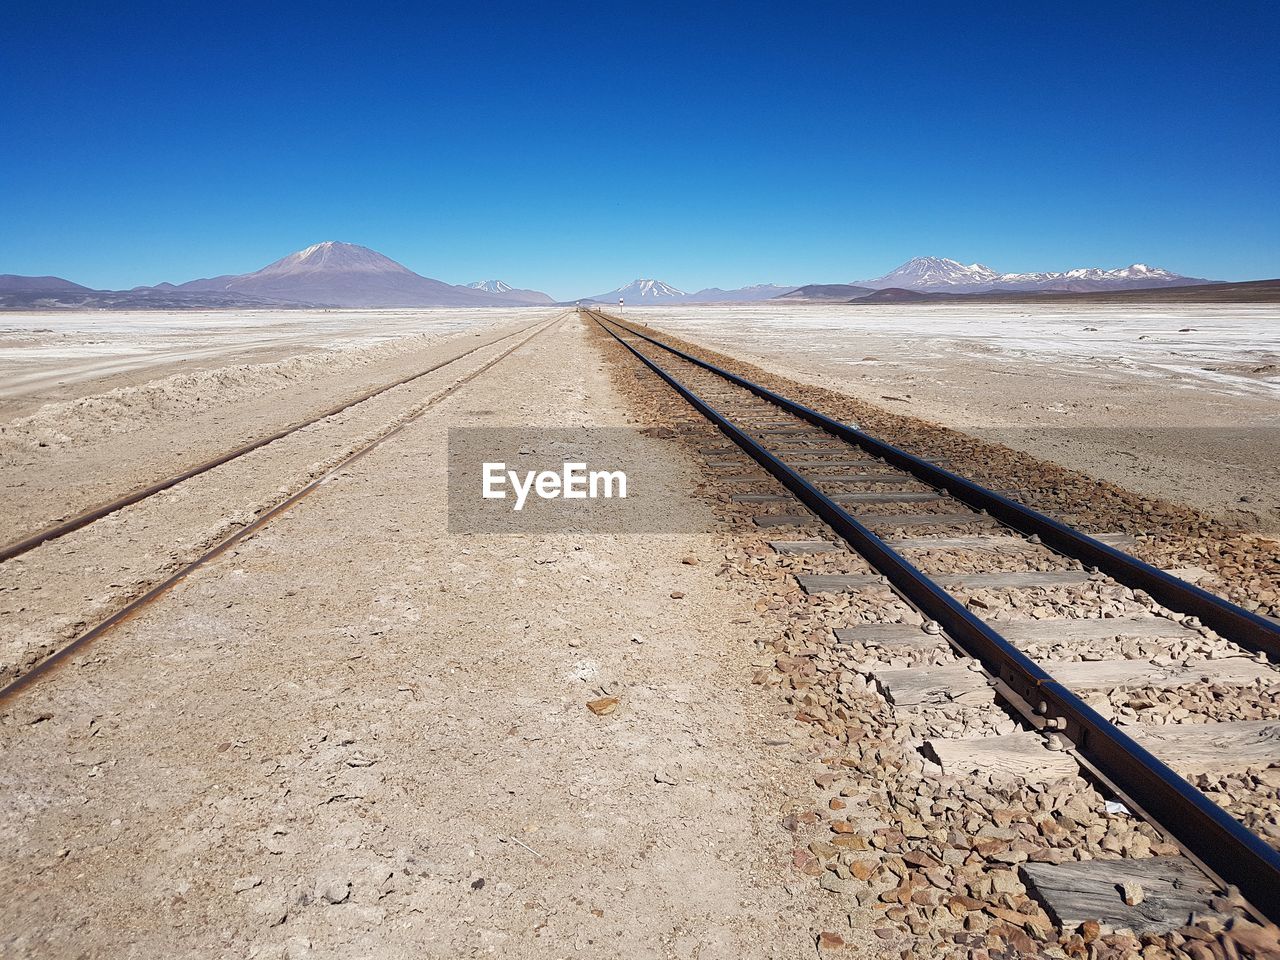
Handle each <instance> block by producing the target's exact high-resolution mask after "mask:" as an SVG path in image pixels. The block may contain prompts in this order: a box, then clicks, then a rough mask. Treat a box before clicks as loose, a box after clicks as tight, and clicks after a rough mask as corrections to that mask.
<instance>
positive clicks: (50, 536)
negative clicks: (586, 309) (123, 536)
mask: <svg viewBox="0 0 1280 960" xmlns="http://www.w3.org/2000/svg"><path fill="white" fill-rule="evenodd" d="M538 322H539V323H541V322H542V321H538ZM535 326H537V324H536V323H534V324H530V325H529V326H527V327H522V328H521V329H519V330H515V331H512V332H511V333H508V334H505V335H504V336H501V337H497V338H495V339H493V340H488V341H486V342H484V343H480V344H476V345H475V346H473V347H471V348H470V349H469V350H464V351H463V352H462V353H459V354H457V355H456V356H453V357H450V358H449V359H448V360H442V361H440V362H439V363H434V364H432V365H431V366H429V367H426V368H424V369H422V370H419V371H417V372H415V373H411V374H409V375H408V376H405V377H400V378H399V379H396V380H393V381H391V382H390V383H384V384H382V385H381V386H378V387H375V388H373V389H372V390H366V391H365V392H363V393H361V394H359V395H358V396H355V397H353V398H351V399H350V400H345V401H343V402H342V403H339V404H336V405H334V406H332V407H329V408H327V409H326V410H323V411H321V412H320V413H317V414H315V415H314V416H310V417H307V418H306V419H303V420H299V421H297V422H296V423H293V424H290V425H289V426H287V427H284V428H283V429H281V430H276V431H274V432H272V433H268V434H264V435H263V436H261V437H258V438H257V439H254V440H251V441H249V442H248V443H245V444H241V445H239V446H236V447H233V448H232V449H230V450H227V451H226V452H224V453H221V454H219V455H218V456H216V457H212V458H210V459H208V460H205V461H202V462H201V463H198V464H195V465H194V466H191V467H188V468H187V469H186V470H181V471H179V472H178V473H174V474H170V475H169V476H166V477H162V478H161V479H159V480H155V481H153V482H151V483H148V484H145V485H144V486H141V487H138V488H136V489H134V490H131V491H129V492H128V493H125V494H122V495H121V496H119V497H115V498H113V499H111V500H108V501H106V502H104V503H100V504H98V505H97V506H94V507H90V508H88V509H86V510H81V511H79V512H78V513H76V514H75V515H73V516H71V517H68V518H67V519H65V520H60V521H58V522H56V523H51V524H48V525H47V526H45V527H43V528H41V529H40V530H37V531H36V532H35V533H32V534H29V535H27V536H25V537H21V538H19V539H17V540H14V541H11V542H9V543H5V544H0V563H4V562H5V561H6V560H12V559H13V558H14V557H20V556H22V555H23V554H24V553H27V552H29V551H31V550H34V549H35V548H36V547H38V546H41V545H42V544H45V543H49V542H51V541H53V540H58V539H60V538H62V537H65V536H66V535H67V534H69V533H74V532H75V531H77V530H83V529H84V528H85V527H87V526H89V524H91V523H95V522H97V521H98V520H101V519H103V518H104V517H108V516H110V515H111V514H113V513H116V512H117V511H119V510H123V509H124V508H125V507H128V506H132V505H133V504H135V503H141V502H142V501H143V500H146V499H147V498H149V497H154V496H155V495H156V494H158V493H163V492H164V491H165V490H169V489H171V488H173V487H176V486H177V485H178V484H180V483H182V482H183V481H185V480H190V479H192V478H193V477H198V476H200V475H201V474H202V473H208V472H209V471H210V470H213V469H215V468H217V467H220V466H222V465H223V464H227V463H230V462H231V461H233V460H238V459H239V458H240V457H243V456H245V455H246V454H250V453H253V452H254V451H255V450H260V449H261V448H263V447H265V446H267V445H268V444H272V443H275V442H276V441H277V440H283V439H284V438H285V437H288V436H290V435H292V434H295V433H297V432H298V431H299V430H302V429H304V428H306V427H309V426H311V425H312V424H315V423H319V422H320V421H322V420H327V419H329V418H330V417H333V416H337V415H338V414H340V413H342V412H344V411H346V410H349V409H351V408H352V407H354V406H357V405H358V404H361V403H364V402H365V401H366V400H372V399H373V398H374V397H378V396H381V395H382V394H384V393H386V392H388V391H389V390H393V389H395V388H396V387H402V386H405V385H406V384H410V383H413V382H414V381H415V380H421V379H422V378H423V377H425V376H427V375H428V374H432V373H435V372H436V371H437V370H440V369H442V368H444V367H447V366H449V365H450V364H453V363H457V362H458V361H459V360H462V359H465V358H466V357H469V356H471V355H472V354H473V353H475V352H476V351H478V350H484V349H485V348H487V347H491V346H494V345H496V344H499V343H502V342H504V341H506V340H510V339H511V338H513V337H518V336H520V334H522V333H525V332H527V331H529V330H531V329H532V328H533V327H535Z"/></svg>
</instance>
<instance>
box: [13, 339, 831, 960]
mask: <svg viewBox="0 0 1280 960" xmlns="http://www.w3.org/2000/svg"><path fill="white" fill-rule="evenodd" d="M495 352H496V350H495V351H491V352H490V353H489V354H487V356H492V355H493V353H495ZM480 361H481V357H480V356H479V355H477V357H476V358H475V360H474V363H473V364H472V366H475V365H478V364H479V362H480ZM454 375H455V376H456V375H457V374H456V373H455V374H454ZM435 386H436V387H438V386H439V384H436V385H435ZM425 389H427V388H425V387H424V390H425ZM386 413H387V411H380V412H379V413H377V414H376V415H374V414H371V415H370V417H369V418H367V420H368V422H366V424H365V427H366V431H368V430H373V429H375V427H376V426H377V425H378V423H379V422H380V420H381V418H382V417H383V416H385V414H386ZM629 419H630V418H629V417H628V415H627V413H626V407H625V404H624V402H623V401H622V400H621V398H620V397H618V396H617V394H616V393H615V392H614V389H613V387H612V386H611V384H610V381H609V379H608V376H607V374H606V373H605V372H604V369H603V365H602V363H601V362H600V358H599V354H598V353H597V352H596V351H595V348H594V347H592V346H591V345H590V344H589V343H588V342H587V340H586V339H585V333H584V330H583V327H582V325H581V323H580V322H579V321H578V320H577V319H576V318H573V317H570V318H567V319H566V320H564V321H563V322H561V323H558V324H555V325H553V328H552V329H550V330H549V331H548V332H546V333H544V334H541V335H540V336H539V337H538V338H537V339H535V340H533V341H531V342H530V344H528V345H527V346H526V347H523V348H521V350H520V351H518V352H517V353H516V354H513V355H512V356H511V357H510V358H508V359H507V360H505V361H503V362H502V363H500V364H499V365H498V366H497V367H495V368H494V369H493V370H491V371H490V372H489V373H488V374H485V375H484V376H482V377H481V378H479V379H477V380H475V381H473V382H471V383H470V384H468V385H467V386H465V387H464V388H462V389H461V390H459V391H458V392H457V393H455V394H453V395H452V396H450V397H449V398H448V399H446V400H443V401H442V402H440V403H438V404H437V405H436V406H434V407H432V408H431V410H430V411H429V412H428V413H427V414H426V415H424V416H423V417H422V418H421V419H420V420H418V421H416V422H414V423H413V424H412V425H410V426H409V427H407V428H406V429H405V430H404V431H403V432H401V433H400V434H398V435H396V436H395V437H394V438H393V439H391V440H389V441H387V442H386V443H384V444H383V445H382V446H380V447H378V448H377V449H376V450H375V451H374V452H373V453H372V454H370V455H369V456H368V457H366V458H365V459H363V460H361V461H360V462H359V463H358V464H356V465H353V466H352V467H351V468H350V469H347V470H344V471H343V472H342V473H341V474H340V475H339V476H338V477H337V478H336V479H335V480H334V481H333V482H331V483H329V484H327V485H326V486H325V487H324V488H322V489H321V490H320V491H319V492H318V493H317V494H315V495H313V496H312V497H310V498H308V499H307V500H305V501H303V502H302V503H300V504H299V505H298V506H296V507H295V508H294V509H293V510H292V511H290V512H289V513H288V514H287V515H286V516H285V517H284V518H282V519H280V520H279V521H277V522H274V523H273V524H271V525H270V526H269V527H267V528H266V529H265V530H264V531H262V532H261V533H259V534H258V535H256V536H255V537H253V538H252V539H251V540H249V541H247V542H246V543H244V544H242V545H241V546H240V547H239V548H237V549H236V550H235V551H234V552H232V553H231V554H228V555H226V556H224V557H222V558H221V559H219V560H218V561H216V562H215V563H214V564H213V565H211V566H209V567H207V568H205V569H203V570H202V571H200V572H199V573H198V574H196V575H195V576H193V577H192V578H191V579H189V580H187V581H184V582H183V583H182V584H180V585H179V586H178V587H176V588H175V589H174V590H173V591H172V592H170V593H168V594H166V595H165V596H164V597H163V598H161V599H160V600H158V601H157V602H155V603H153V604H152V605H151V606H149V607H148V608H147V609H146V610H145V611H144V612H143V613H142V614H140V615H139V616H137V617H135V618H134V619H132V620H130V621H128V622H126V623H125V624H124V625H122V626H121V627H120V628H118V629H117V630H115V631H114V632H113V633H111V634H109V635H108V636H107V637H105V638H103V639H102V640H101V641H100V642H99V643H98V644H97V645H95V646H94V647H93V648H91V649H89V650H87V651H86V652H85V653H84V654H83V655H81V656H79V657H77V658H76V660H75V661H73V662H72V663H71V664H69V665H67V666H64V667H62V668H60V669H59V670H58V671H56V672H55V673H53V674H52V675H50V676H49V677H47V678H46V680H45V681H44V682H42V683H41V684H40V685H39V686H37V687H35V688H33V689H31V690H29V691H28V692H27V693H25V694H24V695H23V696H22V698H21V699H20V700H19V701H17V702H16V703H14V704H12V705H9V706H7V708H6V710H5V712H4V713H3V714H2V715H0V740H2V741H3V747H2V748H0V749H2V752H3V757H4V760H3V765H2V766H0V792H2V793H3V798H4V799H3V803H0V810H2V811H3V814H0V816H2V817H3V819H2V820H0V846H2V847H3V849H4V860H5V862H6V869H5V871H4V872H3V874H0V903H3V904H4V907H3V912H4V922H3V924H2V926H3V930H4V934H3V938H2V939H0V953H3V954H4V955H6V956H42V957H55V956H56V957H63V956H86V957H91V956H103V957H158V956H178V955H181V956H221V955H231V956H282V955H283V956H289V957H300V956H310V955H315V956H378V957H397V956H405V957H408V956H415V957H418V956H441V957H445V956H447V957H454V956H475V955H496V956H521V957H548V958H550V957H566V956H571V955H572V956H601V957H617V956H620V955H622V956H628V957H647V956H653V957H701V958H712V957H772V956H779V957H781V956H806V955H807V956H812V955H813V949H814V948H813V937H814V933H815V930H816V929H822V928H823V927H822V926H819V924H822V923H831V922H835V921H839V920H840V918H841V915H840V912H839V910H835V909H834V908H833V907H832V906H831V905H830V904H829V903H824V902H821V901H819V900H818V894H817V892H816V890H814V889H813V888H812V887H811V886H809V885H797V884H794V883H790V884H788V882H787V881H786V879H785V878H786V873H785V870H786V867H785V866H784V864H786V863H789V862H790V854H791V851H790V848H789V845H788V844H787V843H786V841H785V839H784V838H785V837H786V834H784V833H783V832H782V831H781V830H779V829H778V826H777V821H778V816H779V811H780V809H783V808H782V806H781V803H782V799H783V797H784V796H786V795H788V794H791V795H794V794H795V793H796V792H797V790H799V789H800V784H798V783H797V781H798V780H801V781H802V780H804V774H803V773H802V772H801V771H802V770H803V769H804V767H803V766H802V765H800V764H796V763H792V762H791V759H789V758H788V757H787V755H786V754H787V752H786V750H785V749H784V750H783V751H778V750H777V749H776V747H775V746H770V745H769V744H773V743H776V741H767V740H766V735H765V733H764V729H765V727H766V726H767V725H768V724H769V723H770V722H774V723H776V721H770V720H769V718H767V717H766V716H764V714H763V711H764V704H763V702H762V698H761V697H760V695H759V693H758V690H759V688H753V687H751V686H750V683H749V678H750V675H751V672H752V670H753V669H755V668H758V666H759V665H760V664H761V663H762V662H764V661H761V660H759V658H758V656H757V655H756V654H755V647H754V646H753V645H752V643H751V640H752V639H753V637H752V629H753V628H752V626H751V625H750V612H751V611H750V607H749V605H748V601H747V600H745V599H744V598H743V597H741V596H740V595H738V594H735V593H732V592H730V591H728V590H725V589H722V588H720V587H718V586H717V584H718V581H717V580H716V578H714V577H713V576H712V575H711V574H712V569H713V565H714V562H715V560H716V556H717V550H719V549H721V548H719V547H717V546H716V540H715V539H714V538H713V536H712V535H710V534H696V533H694V534H687V535H681V536H676V535H671V536H667V537H648V538H637V537H627V536H595V537H592V536H586V535H581V534H576V535H569V534H561V535H546V536H539V537H531V536H508V537H485V538H480V537H467V536H463V535H455V536H450V535H448V534H447V533H446V525H445V514H444V510H445V504H444V498H443V497H442V496H441V491H442V490H443V488H444V481H445V477H444V469H445V460H446V457H445V437H446V430H447V428H448V427H450V426H458V425H467V424H472V425H485V426H495V425H536V426H571V425H586V424H595V425H621V424H625V423H627V422H629ZM636 444H637V449H636V451H635V454H636V455H637V456H643V457H646V458H649V459H653V460H655V461H657V462H659V463H666V464H667V467H666V472H667V479H668V482H669V483H670V485H671V490H672V495H671V496H670V497H668V498H667V503H668V509H669V510H670V511H672V513H673V517H674V518H676V519H679V520H680V522H681V523H682V524H684V525H685V526H686V528H687V529H691V530H696V529H698V528H700V527H707V526H708V525H709V524H710V522H711V518H710V516H709V514H708V512H707V508H706V507H705V506H702V505H701V503H700V502H699V501H696V500H695V499H693V497H692V495H691V494H690V493H688V491H691V489H692V482H693V477H692V476H691V474H690V472H689V467H688V466H686V465H685V464H684V463H683V462H682V461H680V460H678V459H673V456H672V448H671V446H670V445H669V444H665V443H664V442H663V441H661V440H657V439H645V438H639V437H638V438H637V440H636ZM290 463H292V461H289V462H288V463H284V462H281V463H272V464H268V465H265V466H263V468H262V469H263V471H264V472H266V473H268V475H270V476H273V477H274V479H275V480H276V481H277V482H279V481H280V480H282V479H283V478H282V476H281V474H280V472H279V471H282V470H284V469H285V468H286V467H287V466H289V464H290ZM193 502H195V501H194V499H193ZM148 509H153V508H148ZM168 522H173V523H178V524H179V525H181V524H182V523H184V521H182V520H181V518H180V517H170V518H169V520H168ZM157 523H159V520H158V519H157V515H150V516H148V515H143V514H137V515H133V514H130V515H128V516H123V517H122V518H121V519H120V520H119V521H118V522H116V523H114V524H111V525H108V526H105V527H100V528H99V529H96V530H95V531H94V532H93V534H92V536H90V534H89V532H88V531H86V532H85V533H84V534H77V535H74V536H76V537H81V536H83V537H84V538H85V539H82V540H79V541H76V542H75V543H74V544H73V547H74V550H73V552H72V553H71V554H70V556H72V557H74V562H75V564H76V565H77V566H78V567H79V568H81V569H82V570H83V571H93V570H95V569H98V568H99V567H100V566H101V565H102V564H103V563H104V562H105V558H106V557H107V555H108V554H109V553H110V551H111V550H112V549H113V548H114V549H116V550H118V551H123V550H129V551H135V552H136V543H135V541H136V539H137V538H138V537H144V538H145V537H146V536H147V534H146V533H145V531H146V529H147V527H148V526H149V525H155V524H157ZM201 523H203V519H201V518H199V517H197V518H195V519H193V520H192V521H191V522H190V524H189V526H190V527H192V528H193V529H195V528H198V527H199V526H200V525H201ZM91 529H92V528H91ZM70 539H71V538H68V540H70ZM45 549H49V548H41V550H40V551H37V552H36V554H31V555H29V557H31V558H32V559H33V560H34V559H38V556H37V555H38V554H39V553H40V552H41V551H43V550H45ZM64 549H65V543H64ZM64 559H65V555H64ZM692 559H696V561H697V562H693V563H690V562H687V561H688V560H692ZM682 560H685V561H686V562H682ZM50 562H51V563H52V561H50ZM101 572H102V571H101V570H99V573H101ZM37 579H38V578H37ZM107 579H110V577H109V576H108V577H107ZM26 586H27V587H28V588H31V587H33V586H34V584H33V583H32V582H31V581H28V582H27V584H26ZM46 589H47V590H48V591H49V592H53V593H58V594H59V595H60V596H61V598H62V599H61V602H62V603H64V604H66V605H68V607H69V608H74V607H75V606H76V605H77V604H78V603H81V602H82V601H83V600H84V599H85V598H86V597H85V596H83V595H80V594H77V593H76V591H77V590H79V591H82V592H84V591H88V590H89V589H90V587H89V585H88V583H87V582H85V583H77V584H75V585H59V584H58V583H56V582H53V583H50V584H49V585H48V586H47V588H46ZM673 593H683V596H682V597H673V596H672V594H673ZM22 595H23V596H24V597H29V596H31V595H32V591H31V589H27V590H25V591H22ZM46 612H47V611H46ZM46 612H40V611H38V610H36V609H35V608H34V607H33V608H31V609H27V608H25V607H23V606H21V605H19V606H18V607H17V608H13V607H12V606H11V609H10V610H9V622H10V623H11V624H12V623H14V622H15V621H16V622H19V623H21V624H23V625H25V626H27V627H30V626H31V622H32V621H33V620H38V619H40V618H41V617H43V616H45V615H46ZM637 638H638V640H639V641H640V642H637ZM606 694H608V695H612V696H616V697H618V698H619V700H620V705H619V707H618V708H617V710H616V711H615V712H613V713H612V714H609V715H607V716H596V715H594V714H593V713H591V712H590V711H589V710H588V709H587V708H586V703H587V701H589V700H592V699H594V698H597V697H600V696H602V695H606ZM784 742H785V738H784ZM833 911H834V912H833ZM827 914H831V916H827ZM844 924H845V930H846V932H847V930H848V921H847V919H845V920H844Z"/></svg>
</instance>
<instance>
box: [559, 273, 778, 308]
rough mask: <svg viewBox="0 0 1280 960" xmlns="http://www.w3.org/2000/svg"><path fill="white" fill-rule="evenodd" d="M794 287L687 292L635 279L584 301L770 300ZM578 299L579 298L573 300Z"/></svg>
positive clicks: (731, 301) (658, 281) (643, 303)
mask: <svg viewBox="0 0 1280 960" xmlns="http://www.w3.org/2000/svg"><path fill="white" fill-rule="evenodd" d="M793 289H794V287H780V286H778V285H777V284H774V283H759V284H756V285H754V286H750V287H738V288H737V289H735V290H721V289H720V288H719V287H707V288H706V289H704V290H699V291H698V292H697V293H685V292H684V291H683V290H680V289H677V288H676V287H673V286H671V284H669V283H663V282H662V281H661V280H643V279H642V280H632V281H631V282H630V283H629V284H627V285H626V286H625V287H618V288H617V289H616V290H610V291H609V292H608V293H597V294H596V295H595V296H593V297H582V298H581V300H582V301H584V302H585V301H592V302H595V303H612V304H616V303H617V302H618V301H619V300H622V301H623V302H624V303H631V304H639V305H641V306H643V305H646V304H655V303H664V304H668V303H746V302H752V301H757V300H771V299H773V298H774V297H776V296H778V295H779V294H783V293H786V292H787V291H788V290H793ZM573 302H578V301H573Z"/></svg>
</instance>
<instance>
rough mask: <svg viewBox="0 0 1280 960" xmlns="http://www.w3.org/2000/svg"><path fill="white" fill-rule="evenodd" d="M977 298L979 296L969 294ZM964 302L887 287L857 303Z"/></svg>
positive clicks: (921, 292)
mask: <svg viewBox="0 0 1280 960" xmlns="http://www.w3.org/2000/svg"><path fill="white" fill-rule="evenodd" d="M968 296H977V294H968ZM957 299H959V300H963V299H964V296H961V295H958V294H946V293H929V292H926V291H924V290H906V289H904V288H902V287H885V288H883V289H881V290H876V291H874V292H873V293H869V294H866V295H865V296H861V297H858V298H857V300H856V302H857V303H921V302H923V301H926V300H957Z"/></svg>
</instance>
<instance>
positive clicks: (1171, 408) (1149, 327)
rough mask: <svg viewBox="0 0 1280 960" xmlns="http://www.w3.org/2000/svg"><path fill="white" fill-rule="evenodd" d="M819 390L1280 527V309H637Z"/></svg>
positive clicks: (1261, 525) (1261, 526) (1257, 524)
mask: <svg viewBox="0 0 1280 960" xmlns="http://www.w3.org/2000/svg"><path fill="white" fill-rule="evenodd" d="M628 315H629V316H630V317H631V318H632V319H634V320H636V321H637V322H641V323H651V324H653V325H655V326H656V327H659V328H661V329H664V330H669V331H671V332H672V333H676V334H678V335H680V336H683V337H687V338H689V339H691V340H692V341H694V342H697V343H702V344H705V345H707V346H709V347H712V348H714V349H719V350H723V351H725V352H727V353H729V354H731V355H734V356H740V357H743V358H744V359H750V360H752V361H753V362H755V363H758V364H760V365H762V366H764V367H765V368H767V369H771V370H776V371H777V372H779V373H785V374H787V375H788V376H791V377H794V378H796V379H798V380H802V381H805V382H809V383H814V384H818V385H822V386H825V387H829V388H831V389H834V390H836V391H840V392H845V393H848V394H850V395H852V396H855V397H858V398H861V399H864V400H867V401H870V402H872V403H875V404H877V405H881V406H885V407H887V408H889V409H891V410H895V411H900V412H903V413H909V414H912V415H914V416H918V417H923V418H925V419H927V420H933V421H936V422H938V423H942V424H946V425H949V426H952V427H955V428H957V429H959V430H962V431H964V432H966V433H969V434H972V435H974V436H977V437H981V438H982V439H985V440H991V441H995V442H998V443H1003V444H1007V445H1009V446H1010V447H1013V448H1015V449H1018V450H1023V451H1026V452H1028V453H1031V454H1033V455H1034V456H1037V457H1040V458H1043V459H1045V460H1049V461H1052V462H1056V463H1061V464H1062V465H1064V466H1068V467H1072V468H1075V469H1079V470H1082V471H1084V472H1085V473H1089V474H1091V475H1094V476H1097V477H1099V478H1102V479H1107V480H1111V481H1114V482H1116V483H1118V484H1120V485H1121V486H1124V487H1127V488H1129V489H1132V490H1135V491H1138V492H1141V493H1145V494H1148V495H1151V496H1156V497H1161V498H1165V499H1168V500H1172V501H1174V502H1177V503H1184V504H1190V505H1193V506H1196V507H1198V508H1200V509H1205V510H1209V511H1211V512H1213V513H1215V514H1217V515H1219V516H1221V517H1223V518H1225V519H1229V520H1231V521H1232V522H1234V523H1238V524H1240V525H1241V526H1243V527H1245V528H1248V529H1254V530H1258V531H1261V532H1266V533H1277V532H1280V308H1277V307H1276V306H1275V305H1272V304H1259V305H1249V304H1242V305H1239V304H1231V305H1218V304H1185V305H1179V304H1164V303H1162V304H1158V305H1150V306H1143V305H1137V306H1116V305H1114V304H1081V305H1063V304H1045V305H1027V304H1018V305H999V304H984V305H981V306H966V305H964V304H953V303H945V304H927V305H910V306H906V305H902V306H899V305H875V306H872V305H867V306H860V307H859V306H816V305H804V306H787V307H780V306H777V305H774V304H770V305H767V306H765V305H752V306H736V307H735V306H723V307H720V306H705V307H683V308H682V307H666V308H663V307H647V308H643V309H639V308H632V309H630V310H629V311H628Z"/></svg>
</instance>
